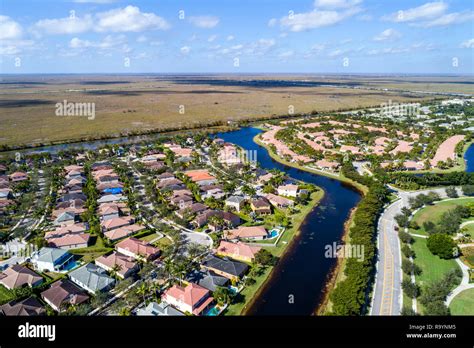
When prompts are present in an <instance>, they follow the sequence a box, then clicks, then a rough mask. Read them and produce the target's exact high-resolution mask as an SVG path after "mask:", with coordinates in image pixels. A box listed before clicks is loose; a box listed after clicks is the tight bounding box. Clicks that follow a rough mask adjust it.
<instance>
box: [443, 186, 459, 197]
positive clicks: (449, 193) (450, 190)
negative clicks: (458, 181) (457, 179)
mask: <svg viewBox="0 0 474 348" xmlns="http://www.w3.org/2000/svg"><path fill="white" fill-rule="evenodd" d="M446 196H448V197H449V198H458V197H459V195H458V191H456V188H455V187H454V186H450V187H447V188H446Z"/></svg>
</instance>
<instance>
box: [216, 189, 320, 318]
mask: <svg viewBox="0 0 474 348" xmlns="http://www.w3.org/2000/svg"><path fill="white" fill-rule="evenodd" d="M323 197H324V191H323V190H321V189H318V190H317V191H315V192H313V193H312V194H311V200H310V201H309V202H308V204H306V205H305V206H303V207H302V208H301V209H300V211H299V212H298V213H296V214H294V215H292V216H291V217H292V223H291V226H290V227H288V228H287V229H286V230H285V233H284V234H283V236H282V237H281V238H280V240H279V241H278V243H277V245H276V246H274V247H273V246H272V247H266V248H265V249H267V250H268V251H270V252H271V253H272V254H273V256H276V257H278V258H281V257H282V256H283V255H284V253H285V251H286V250H288V248H289V247H290V245H291V242H292V241H293V238H294V237H295V236H296V235H297V234H298V233H299V230H300V226H301V224H302V223H303V221H304V219H305V218H306V216H307V215H308V214H309V213H310V212H311V211H312V210H313V209H314V208H315V207H316V206H317V205H318V203H319V202H320V201H321V199H322V198H323ZM274 267H275V266H267V267H265V268H264V269H263V270H262V272H260V273H259V274H258V275H257V276H256V277H255V278H254V279H255V283H253V284H251V285H246V286H245V287H244V289H243V290H242V291H241V292H240V293H239V295H240V296H241V301H239V302H238V303H233V304H231V305H229V307H227V309H226V311H225V312H224V315H240V314H245V312H246V311H247V310H248V309H249V308H251V306H252V302H253V301H254V300H256V299H257V298H258V296H259V293H260V292H261V291H262V290H263V288H264V287H265V283H266V281H267V280H269V279H270V276H271V273H272V271H273V269H274Z"/></svg>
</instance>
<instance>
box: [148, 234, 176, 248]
mask: <svg viewBox="0 0 474 348" xmlns="http://www.w3.org/2000/svg"><path fill="white" fill-rule="evenodd" d="M155 237H156V236H155ZM171 244H173V242H172V241H171V240H170V239H169V238H167V237H163V238H160V239H158V240H157V241H156V242H155V243H153V245H154V246H156V247H157V248H160V249H164V248H166V247H167V246H168V245H171Z"/></svg>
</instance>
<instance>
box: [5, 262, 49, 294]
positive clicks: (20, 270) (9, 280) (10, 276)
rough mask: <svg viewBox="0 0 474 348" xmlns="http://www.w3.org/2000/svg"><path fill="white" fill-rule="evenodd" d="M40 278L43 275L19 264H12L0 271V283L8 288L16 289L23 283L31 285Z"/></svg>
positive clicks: (41, 278)
mask: <svg viewBox="0 0 474 348" xmlns="http://www.w3.org/2000/svg"><path fill="white" fill-rule="evenodd" d="M42 280H43V277H41V276H40V275H39V274H37V273H36V272H33V271H32V270H31V269H29V268H28V267H25V266H20V265H13V266H11V267H9V268H7V269H6V270H4V271H3V272H2V273H0V283H1V284H3V285H5V286H6V287H7V288H8V289H16V288H20V287H22V286H24V285H29V286H33V285H34V284H36V283H38V282H40V281H42Z"/></svg>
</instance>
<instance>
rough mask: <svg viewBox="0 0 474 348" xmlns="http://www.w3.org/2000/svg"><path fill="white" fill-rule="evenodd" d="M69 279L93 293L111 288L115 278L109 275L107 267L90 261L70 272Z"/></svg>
mask: <svg viewBox="0 0 474 348" xmlns="http://www.w3.org/2000/svg"><path fill="white" fill-rule="evenodd" d="M68 276H69V279H71V281H73V282H74V283H76V284H77V285H79V286H80V287H81V288H83V289H84V290H86V291H88V292H89V293H91V294H94V295H95V294H96V293H97V292H102V291H106V290H109V289H110V288H111V287H112V286H113V285H114V284H115V280H114V279H113V278H111V277H109V276H108V275H107V273H106V271H105V269H103V268H101V267H99V266H97V265H94V264H93V263H88V264H86V265H84V266H82V267H80V268H78V269H75V270H74V271H72V272H70V273H69V274H68Z"/></svg>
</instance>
